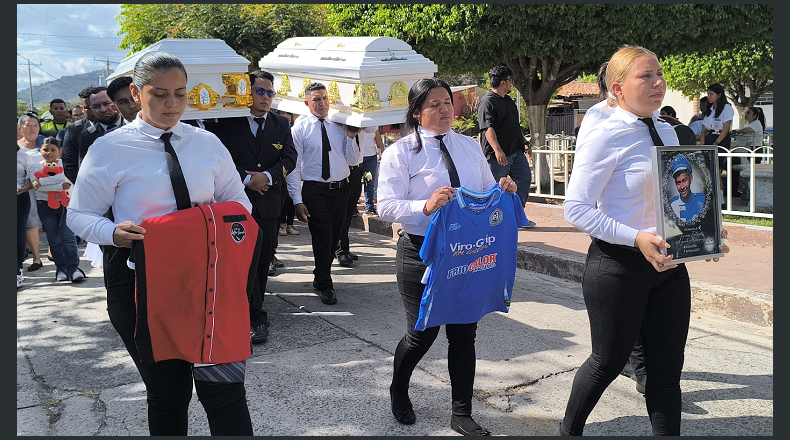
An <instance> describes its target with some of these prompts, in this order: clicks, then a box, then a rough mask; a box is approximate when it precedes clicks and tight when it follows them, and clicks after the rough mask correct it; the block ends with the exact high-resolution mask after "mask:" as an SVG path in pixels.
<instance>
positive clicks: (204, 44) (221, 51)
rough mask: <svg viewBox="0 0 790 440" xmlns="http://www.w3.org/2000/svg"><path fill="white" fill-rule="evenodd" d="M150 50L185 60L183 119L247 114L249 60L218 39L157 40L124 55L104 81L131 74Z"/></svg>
mask: <svg viewBox="0 0 790 440" xmlns="http://www.w3.org/2000/svg"><path fill="white" fill-rule="evenodd" d="M152 51H162V52H167V53H170V54H171V55H174V56H175V57H177V58H178V59H179V60H181V63H183V64H184V68H185V69H186V71H187V96H188V98H189V104H188V105H187V109H186V111H185V112H184V115H183V116H182V117H181V119H182V120H189V119H213V118H229V117H235V116H246V115H249V114H250V110H249V106H250V104H251V103H252V95H251V94H250V79H249V76H248V75H247V71H248V70H249V67H250V61H249V60H248V59H246V58H244V57H243V56H241V55H239V54H237V53H236V51H234V50H233V49H232V48H231V47H230V46H228V45H227V44H226V43H225V42H224V41H222V40H220V39H208V38H166V39H164V40H160V41H158V42H156V43H154V44H152V45H150V46H148V47H146V48H145V49H143V50H141V51H139V52H135V53H134V54H132V55H130V56H128V57H126V58H124V59H123V61H121V62H120V64H118V67H117V68H116V69H115V72H113V74H112V75H110V76H108V77H107V83H108V84H109V83H110V82H111V81H112V80H113V79H115V78H117V77H120V76H131V75H132V72H133V71H134V65H135V63H136V62H137V60H139V59H140V57H141V56H143V54H145V53H148V52H152Z"/></svg>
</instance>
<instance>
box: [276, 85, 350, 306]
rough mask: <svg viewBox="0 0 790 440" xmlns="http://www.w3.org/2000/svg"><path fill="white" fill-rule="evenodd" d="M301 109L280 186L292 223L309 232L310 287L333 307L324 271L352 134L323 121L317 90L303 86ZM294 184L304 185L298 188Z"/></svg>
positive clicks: (335, 234)
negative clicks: (289, 167) (292, 160)
mask: <svg viewBox="0 0 790 440" xmlns="http://www.w3.org/2000/svg"><path fill="white" fill-rule="evenodd" d="M304 103H305V105H306V106H307V107H308V108H309V109H310V115H306V116H303V117H301V118H299V119H297V120H296V123H295V124H294V126H293V128H292V130H291V133H292V134H293V140H294V147H295V148H296V153H297V160H296V167H295V168H294V171H293V172H292V173H291V174H289V175H288V176H287V177H286V181H287V183H288V193H289V194H290V195H291V199H293V202H294V208H295V210H296V217H297V218H298V219H299V220H300V221H303V222H307V225H308V227H309V228H310V235H311V240H312V242H313V258H314V260H315V269H314V270H313V275H314V280H313V287H314V288H316V290H318V291H320V294H319V296H320V298H321V302H323V303H324V304H336V303H337V297H336V296H335V290H334V285H333V284H332V277H331V274H330V269H331V267H332V260H333V259H334V255H335V251H336V249H337V245H338V240H339V239H340V231H341V230H342V228H343V223H344V222H345V219H346V212H347V211H346V206H347V203H348V194H349V188H348V183H349V180H348V176H349V173H350V171H349V164H350V163H354V160H355V150H354V149H352V148H351V142H349V139H348V138H349V137H352V138H353V137H354V136H355V135H356V131H355V132H354V133H346V130H345V129H344V127H343V125H341V124H337V123H334V122H331V121H329V120H326V118H327V116H329V96H328V95H327V92H326V86H324V85H323V84H320V83H312V84H310V85H309V86H307V87H306V88H305V101H304ZM300 180H301V181H303V182H304V184H303V185H302V187H301V188H300Z"/></svg>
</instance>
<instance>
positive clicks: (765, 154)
mask: <svg viewBox="0 0 790 440" xmlns="http://www.w3.org/2000/svg"><path fill="white" fill-rule="evenodd" d="M536 137H537V135H536V134H533V135H532V138H533V139H534V138H536ZM741 143H742V142H740V141H738V142H736V144H741ZM575 148H576V137H575V136H568V135H565V133H561V134H557V135H551V134H548V135H546V143H545V145H542V146H540V147H536V146H534V145H533V147H532V159H531V160H530V166H531V167H532V185H531V187H530V192H529V195H530V196H534V197H541V198H547V199H558V200H564V199H565V189H566V186H567V183H568V180H569V177H570V175H571V172H572V170H573V159H574V155H575V154H576V151H575ZM718 153H719V157H720V158H726V165H725V167H724V170H725V171H726V175H727V176H730V175H732V174H731V173H732V172H733V171H734V170H747V169H748V170H749V193H748V203H746V205H745V206H744V203H736V202H739V201H738V200H733V197H732V193H733V188H732V184H733V182H732V180H731V179H729V178H727V179H725V180H726V183H725V187H726V191H725V194H726V197H725V206H724V209H722V213H723V214H731V215H743V216H751V217H766V218H773V216H774V215H773V213H761V212H757V207H756V206H755V204H756V194H755V192H756V185H755V183H756V179H757V177H756V176H755V174H756V173H755V159H756V158H760V159H761V163H768V164H772V163H773V158H774V154H773V133H767V134H765V135H764V136H763V139H762V145H760V146H756V147H752V146H749V145H745V146H741V145H733V146H732V147H731V148H730V149H729V150H728V149H727V148H724V147H721V146H719V152H718ZM541 156H543V157H545V158H546V164H547V167H544V166H541V163H542V161H541V160H540V159H539V158H540V157H541ZM736 157H737V158H740V162H741V164H733V163H732V162H733V159H732V158H736ZM546 173H549V174H550V175H551V177H550V178H549V185H548V187H547V188H544V187H542V185H539V184H537V183H538V182H541V178H542V177H543V175H544V174H546ZM741 202H742V200H741ZM736 205H738V206H737V207H739V208H746V209H747V210H739V209H735V208H736Z"/></svg>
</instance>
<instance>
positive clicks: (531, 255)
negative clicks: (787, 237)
mask: <svg viewBox="0 0 790 440" xmlns="http://www.w3.org/2000/svg"><path fill="white" fill-rule="evenodd" d="M525 211H526V214H527V217H528V218H529V219H530V220H532V221H534V222H535V223H537V226H536V227H535V228H533V229H528V230H521V231H520V232H519V234H518V235H519V267H520V268H522V269H527V270H531V271H534V272H538V273H542V274H547V275H551V276H554V277H557V278H562V279H567V280H571V281H575V282H581V279H582V273H583V270H584V257H585V255H586V254H587V248H588V247H589V246H590V236H589V235H587V234H585V233H583V232H581V231H579V230H578V229H576V228H575V227H573V226H572V225H570V224H569V223H567V222H566V221H565V220H564V219H563V215H562V206H559V205H547V204H538V203H527V206H526V207H525ZM352 226H354V227H357V228H360V229H364V230H366V231H371V232H376V233H378V234H383V235H388V234H390V233H391V232H390V231H397V229H398V227H399V225H397V224H396V225H392V224H391V223H390V222H386V221H384V220H381V219H380V218H378V217H375V216H373V217H368V216H362V215H361V216H358V217H356V218H355V219H354V222H353V223H352ZM724 228H725V229H727V231H728V233H729V239H728V240H727V243H728V245H729V246H730V252H729V253H728V254H726V256H725V257H723V258H720V259H719V262H716V263H714V262H712V261H711V262H705V261H692V262H690V263H687V265H686V267H687V268H688V271H689V275H690V277H691V282H692V283H691V284H692V294H693V297H692V307H693V308H694V309H695V310H697V311H705V312H706V313H714V314H718V315H721V316H723V317H727V318H730V319H735V320H740V321H743V322H749V323H752V324H757V325H762V326H769V327H770V326H773V292H774V287H773V266H774V260H773V228H764V227H757V226H744V225H739V224H736V223H726V224H725V225H724Z"/></svg>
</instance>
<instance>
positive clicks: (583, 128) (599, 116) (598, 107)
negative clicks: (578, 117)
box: [576, 99, 614, 149]
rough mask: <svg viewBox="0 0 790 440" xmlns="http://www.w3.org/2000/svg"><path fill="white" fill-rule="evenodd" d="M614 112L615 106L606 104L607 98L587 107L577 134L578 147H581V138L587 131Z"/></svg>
mask: <svg viewBox="0 0 790 440" xmlns="http://www.w3.org/2000/svg"><path fill="white" fill-rule="evenodd" d="M613 112H614V107H609V106H608V105H606V100H605V99H604V100H603V101H600V102H599V103H597V104H595V105H594V106H592V107H590V108H589V109H587V111H586V112H584V117H583V118H582V123H581V124H579V133H577V134H576V148H577V149H578V148H579V147H578V146H579V139H581V137H582V136H584V134H585V133H586V132H587V131H589V130H590V129H591V128H593V127H595V126H596V125H598V123H599V122H601V121H603V120H604V119H606V118H608V117H609V116H612V113H613Z"/></svg>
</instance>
